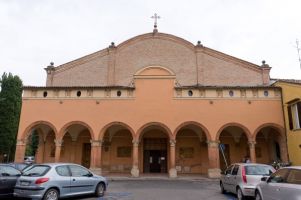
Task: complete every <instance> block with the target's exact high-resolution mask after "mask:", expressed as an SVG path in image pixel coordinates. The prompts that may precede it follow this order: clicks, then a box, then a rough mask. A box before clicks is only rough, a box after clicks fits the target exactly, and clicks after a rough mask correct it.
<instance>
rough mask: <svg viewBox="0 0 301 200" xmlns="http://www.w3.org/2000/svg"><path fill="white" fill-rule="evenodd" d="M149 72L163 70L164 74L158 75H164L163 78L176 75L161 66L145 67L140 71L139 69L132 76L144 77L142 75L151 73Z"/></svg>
mask: <svg viewBox="0 0 301 200" xmlns="http://www.w3.org/2000/svg"><path fill="white" fill-rule="evenodd" d="M151 70H153V71H154V70H163V73H164V74H160V75H164V76H175V75H176V74H175V73H174V72H173V71H172V70H171V69H169V68H167V67H163V66H147V67H143V68H142V69H139V70H138V71H136V73H135V74H134V76H141V75H144V73H147V71H151ZM147 75H148V74H147Z"/></svg>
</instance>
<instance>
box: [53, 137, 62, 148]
mask: <svg viewBox="0 0 301 200" xmlns="http://www.w3.org/2000/svg"><path fill="white" fill-rule="evenodd" d="M63 142H64V141H63V140H59V139H55V140H54V143H55V146H56V147H61V146H63Z"/></svg>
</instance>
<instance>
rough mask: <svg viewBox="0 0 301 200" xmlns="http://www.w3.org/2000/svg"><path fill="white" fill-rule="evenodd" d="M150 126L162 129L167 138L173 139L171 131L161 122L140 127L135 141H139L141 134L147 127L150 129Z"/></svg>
mask: <svg viewBox="0 0 301 200" xmlns="http://www.w3.org/2000/svg"><path fill="white" fill-rule="evenodd" d="M150 126H159V127H161V128H163V129H164V130H165V131H166V133H167V136H168V137H169V139H170V140H172V139H174V136H173V134H172V132H171V130H170V129H169V128H168V126H166V125H165V124H163V123H161V122H149V123H147V124H144V125H143V126H142V127H140V128H139V129H138V131H137V133H136V138H135V139H136V140H138V141H140V139H141V137H142V135H143V134H141V133H142V132H143V130H144V129H145V128H147V127H150Z"/></svg>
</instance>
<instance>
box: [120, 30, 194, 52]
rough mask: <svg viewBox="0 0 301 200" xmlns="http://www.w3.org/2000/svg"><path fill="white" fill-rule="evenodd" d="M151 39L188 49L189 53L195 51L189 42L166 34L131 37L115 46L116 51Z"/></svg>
mask: <svg viewBox="0 0 301 200" xmlns="http://www.w3.org/2000/svg"><path fill="white" fill-rule="evenodd" d="M153 38H156V39H162V40H168V41H172V42H175V43H177V44H179V45H182V46H184V47H186V48H188V49H190V50H191V51H195V49H194V47H195V46H194V45H193V44H192V43H191V42H189V41H187V40H184V39H183V38H180V37H177V36H175V35H171V34H166V33H156V34H153V33H146V34H142V35H138V36H136V37H133V38H131V39H128V40H126V41H124V42H122V43H120V44H119V45H117V49H118V50H121V49H122V48H125V47H127V46H130V45H132V44H134V43H136V42H139V41H143V40H147V39H153Z"/></svg>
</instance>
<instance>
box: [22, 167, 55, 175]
mask: <svg viewBox="0 0 301 200" xmlns="http://www.w3.org/2000/svg"><path fill="white" fill-rule="evenodd" d="M49 169H50V167H49V166H47V165H35V166H33V167H32V168H30V169H29V170H26V171H25V172H24V173H23V176H44V175H45V174H46V173H47V172H48V171H49Z"/></svg>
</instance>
